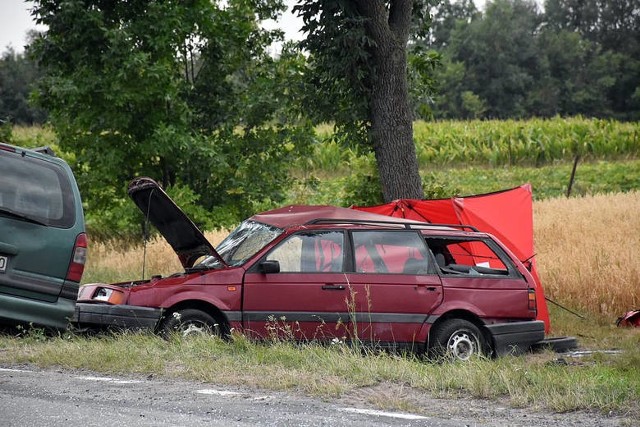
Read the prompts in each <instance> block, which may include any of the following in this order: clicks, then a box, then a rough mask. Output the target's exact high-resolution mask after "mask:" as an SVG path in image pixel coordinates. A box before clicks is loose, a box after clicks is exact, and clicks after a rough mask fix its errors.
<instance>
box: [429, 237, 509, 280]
mask: <svg viewBox="0 0 640 427" xmlns="http://www.w3.org/2000/svg"><path fill="white" fill-rule="evenodd" d="M426 241H427V245H428V246H429V249H430V250H431V252H432V253H433V256H434V259H435V261H436V265H437V266H438V268H439V270H440V272H441V273H442V274H452V275H460V274H464V275H473V276H477V275H498V276H507V275H509V274H510V270H509V265H510V263H509V262H508V261H507V257H506V255H505V254H502V255H501V254H500V253H502V251H500V250H499V248H497V247H495V246H494V245H490V244H488V243H487V242H486V241H485V240H483V239H444V238H426ZM499 252H500V253H499ZM511 270H512V271H513V268H512V269H511Z"/></svg>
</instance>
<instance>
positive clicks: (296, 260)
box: [266, 231, 344, 273]
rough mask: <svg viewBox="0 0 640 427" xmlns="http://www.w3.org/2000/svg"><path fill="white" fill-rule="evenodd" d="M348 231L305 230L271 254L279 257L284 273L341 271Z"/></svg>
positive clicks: (271, 256) (277, 258) (284, 242)
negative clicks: (345, 234) (345, 237)
mask: <svg viewBox="0 0 640 427" xmlns="http://www.w3.org/2000/svg"><path fill="white" fill-rule="evenodd" d="M343 248H344V233H343V232H341V231H322V232H301V233H296V234H294V235H291V236H289V237H288V238H287V239H285V240H284V241H283V242H282V243H280V244H279V245H278V246H277V247H276V248H275V249H273V251H271V252H270V253H269V254H268V255H267V257H266V260H267V261H278V262H279V264H280V272H282V273H294V272H302V273H331V272H334V273H339V272H342V270H343V265H344V250H343Z"/></svg>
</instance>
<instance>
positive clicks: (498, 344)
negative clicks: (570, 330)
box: [75, 178, 544, 359]
mask: <svg viewBox="0 0 640 427" xmlns="http://www.w3.org/2000/svg"><path fill="white" fill-rule="evenodd" d="M129 194H130V196H131V197H132V199H133V200H134V202H135V203H136V205H137V206H138V207H139V208H140V209H141V210H142V212H143V213H145V215H147V216H148V219H149V221H150V222H151V223H152V224H153V225H154V226H155V227H156V228H157V229H158V230H159V231H160V233H162V234H163V236H164V237H165V238H166V239H167V241H168V242H169V244H170V245H171V246H172V247H173V249H174V250H175V252H176V254H177V255H178V257H179V259H180V261H181V263H182V265H183V267H184V271H183V272H180V273H177V274H174V275H172V276H169V277H159V276H154V277H153V278H151V279H150V280H141V281H132V282H124V283H116V284H99V283H98V284H95V283H94V284H89V285H85V286H83V287H82V288H81V289H80V292H79V296H78V304H77V309H76V318H75V321H76V322H77V323H78V324H79V325H80V326H84V327H93V326H97V327H105V326H118V327H124V328H149V329H152V330H154V331H157V332H161V333H168V332H171V331H176V330H177V331H180V332H182V333H189V332H193V331H202V330H209V331H211V332H214V333H218V334H220V335H223V336H224V335H227V334H229V333H230V331H232V330H236V331H241V332H242V333H244V334H246V335H249V336H251V337H255V338H268V337H272V336H273V335H274V334H276V335H285V336H287V337H288V338H293V339H298V340H318V341H330V340H334V339H339V340H348V341H351V340H354V339H358V340H360V341H363V342H369V343H372V344H374V345H379V346H384V347H394V348H409V349H413V350H415V351H418V352H424V351H429V352H430V353H432V354H434V355H449V356H453V357H456V358H459V359H467V358H469V357H470V356H471V355H473V354H478V353H483V354H486V355H503V354H507V353H519V352H522V351H526V350H527V349H529V347H530V346H531V345H532V344H533V343H536V342H538V341H540V340H542V339H543V338H544V324H543V322H541V321H537V320H535V318H536V304H535V303H536V301H535V293H534V290H533V286H534V282H533V278H532V277H531V275H530V273H529V271H528V270H527V269H526V268H525V266H524V265H523V264H522V263H521V262H520V261H518V260H517V258H516V257H515V256H513V254H512V253H511V252H510V251H509V250H508V249H507V248H506V247H505V246H504V245H502V244H501V243H500V242H499V241H497V240H496V239H495V238H494V237H493V236H491V235H489V234H486V233H480V232H478V231H477V230H475V229H473V228H472V227H468V226H462V227H459V226H448V225H437V224H426V223H421V222H417V221H411V220H403V219H395V218H389V217H385V216H380V215H376V214H371V213H366V212H361V211H356V210H352V209H345V208H338V207H331V206H288V207H284V208H280V209H276V210H272V211H268V212H264V213H261V214H258V215H254V216H252V217H251V218H249V219H247V220H246V221H244V222H243V223H241V224H240V225H239V226H238V228H236V229H235V230H234V231H233V232H231V233H230V234H229V236H228V237H227V238H225V239H224V240H223V241H222V242H221V243H220V244H219V245H218V246H217V247H215V248H214V247H213V246H212V245H211V244H210V243H209V242H208V241H207V240H206V238H205V237H204V235H203V234H202V233H201V232H200V231H199V230H198V229H197V227H196V226H195V225H194V224H193V223H192V222H191V221H190V220H189V219H188V218H187V217H186V215H185V214H184V213H183V212H182V211H181V210H180V209H179V208H178V207H177V206H176V205H175V204H174V203H173V201H171V199H170V198H169V197H168V196H167V195H166V193H165V192H164V191H163V190H162V189H161V188H160V187H159V186H158V185H157V184H156V183H155V182H154V181H153V180H151V179H149V178H139V179H136V180H134V181H133V182H132V183H131V184H130V187H129Z"/></svg>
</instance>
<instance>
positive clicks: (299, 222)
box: [249, 205, 477, 235]
mask: <svg viewBox="0 0 640 427" xmlns="http://www.w3.org/2000/svg"><path fill="white" fill-rule="evenodd" d="M249 219H250V220H253V221H258V222H261V223H264V224H268V225H272V226H275V227H278V228H283V229H291V228H298V227H303V226H304V227H310V226H324V227H327V226H328V227H331V226H334V227H335V226H340V227H344V226H345V225H349V226H354V227H366V228H371V227H386V228H389V227H395V228H397V227H398V226H403V227H402V228H405V229H407V228H412V229H420V230H429V231H433V232H435V233H436V234H443V235H451V233H453V234H457V235H468V232H465V231H461V229H470V230H472V231H474V232H477V230H475V229H473V228H472V227H469V226H459V225H456V224H451V225H448V224H430V223H426V222H424V221H415V220H411V219H405V218H396V217H389V216H386V215H378V214H374V213H369V212H364V211H360V210H356V209H349V208H341V207H336V206H321V205H315V206H314V205H290V206H285V207H282V208H279V209H274V210H271V211H267V212H262V213H259V214H256V215H254V216H252V217H251V218H249Z"/></svg>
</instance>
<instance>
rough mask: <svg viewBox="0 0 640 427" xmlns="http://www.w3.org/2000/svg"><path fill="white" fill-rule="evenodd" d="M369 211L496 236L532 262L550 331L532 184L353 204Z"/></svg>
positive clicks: (541, 311) (540, 315) (542, 313)
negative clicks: (538, 264) (476, 192)
mask: <svg viewBox="0 0 640 427" xmlns="http://www.w3.org/2000/svg"><path fill="white" fill-rule="evenodd" d="M353 209H358V210H362V211H366V212H373V213H377V214H381V215H387V216H393V217H400V218H409V219H414V220H418V221H426V222H432V223H440V224H467V225H473V226H474V227H476V228H477V229H478V230H480V231H484V232H487V233H490V234H493V235H494V236H496V237H497V238H498V239H499V240H501V241H502V243H504V244H505V245H506V246H507V247H508V248H509V249H510V250H511V252H513V254H514V255H515V256H516V257H517V258H518V259H520V261H523V262H524V261H527V260H528V261H529V262H530V263H531V275H532V276H533V279H534V280H535V292H536V301H537V309H538V317H537V318H538V320H542V321H544V324H545V332H547V333H548V332H549V329H550V322H549V310H548V309H547V302H546V300H545V297H544V290H543V289H542V284H541V283H540V277H539V276H538V272H537V269H536V261H535V257H534V255H535V251H534V246H533V198H532V193H531V184H524V185H521V186H520V187H516V188H512V189H509V190H504V191H499V192H495V193H489V194H479V195H475V196H468V197H452V198H450V199H437V200H416V199H400V200H395V201H393V202H391V203H387V204H384V205H378V206H353Z"/></svg>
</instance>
